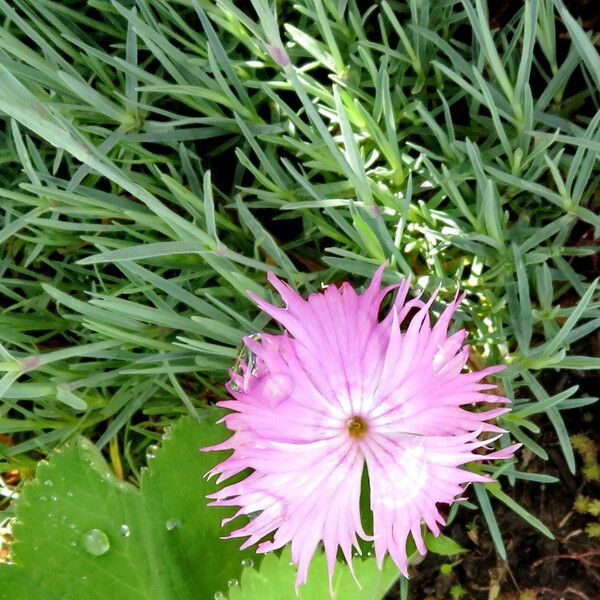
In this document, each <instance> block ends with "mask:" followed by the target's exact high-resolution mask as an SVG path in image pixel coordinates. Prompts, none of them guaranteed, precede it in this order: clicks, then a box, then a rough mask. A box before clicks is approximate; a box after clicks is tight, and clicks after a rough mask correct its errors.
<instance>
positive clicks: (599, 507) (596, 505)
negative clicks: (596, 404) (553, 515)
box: [571, 433, 600, 538]
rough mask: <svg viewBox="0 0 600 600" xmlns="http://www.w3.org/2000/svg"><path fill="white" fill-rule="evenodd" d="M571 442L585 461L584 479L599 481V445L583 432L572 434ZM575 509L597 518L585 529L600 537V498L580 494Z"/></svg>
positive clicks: (591, 535)
mask: <svg viewBox="0 0 600 600" xmlns="http://www.w3.org/2000/svg"><path fill="white" fill-rule="evenodd" d="M571 443H572V444H573V447H574V448H575V450H577V452H578V453H579V454H580V456H581V459H582V461H583V467H582V469H581V472H582V474H583V478H584V480H585V481H586V482H587V483H596V484H597V483H599V482H600V464H598V446H597V445H596V444H595V443H594V441H593V440H591V439H590V438H589V437H587V436H586V435H583V434H581V433H580V434H577V435H573V436H571ZM575 510H576V511H577V512H580V513H583V514H586V515H589V516H590V517H593V518H594V519H596V520H594V521H592V522H591V523H588V524H587V525H586V527H585V530H586V532H587V534H588V535H589V536H590V537H596V538H597V537H600V520H597V519H598V517H600V498H591V497H589V496H584V495H581V494H580V495H579V496H578V497H577V498H576V500H575Z"/></svg>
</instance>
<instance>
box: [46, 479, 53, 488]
mask: <svg viewBox="0 0 600 600" xmlns="http://www.w3.org/2000/svg"><path fill="white" fill-rule="evenodd" d="M44 485H45V486H46V487H50V486H51V485H52V481H51V480H50V479H46V481H44Z"/></svg>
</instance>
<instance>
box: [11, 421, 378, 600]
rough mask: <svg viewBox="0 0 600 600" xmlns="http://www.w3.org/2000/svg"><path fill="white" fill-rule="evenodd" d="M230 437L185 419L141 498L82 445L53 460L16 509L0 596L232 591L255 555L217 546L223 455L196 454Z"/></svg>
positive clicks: (155, 463) (170, 435) (152, 465)
mask: <svg viewBox="0 0 600 600" xmlns="http://www.w3.org/2000/svg"><path fill="white" fill-rule="evenodd" d="M223 437H224V430H223V427H221V426H213V425H211V424H210V423H209V422H205V423H201V422H198V421H196V420H195V419H192V418H191V417H187V418H184V419H182V420H180V421H179V422H178V423H176V424H175V425H174V426H173V427H172V429H171V428H170V429H168V430H167V432H166V433H165V435H164V438H163V443H162V447H160V448H156V447H154V448H153V449H152V454H149V456H148V461H149V468H148V469H147V470H146V471H145V472H144V473H143V475H142V477H141V489H140V490H137V489H135V488H134V487H133V486H132V485H130V484H128V483H125V482H123V481H120V480H118V479H117V478H116V477H115V476H114V474H113V473H112V471H111V470H110V469H109V467H108V466H107V464H106V462H105V461H104V460H103V459H102V457H101V456H100V454H99V452H98V450H97V449H96V448H95V447H94V445H93V444H92V443H91V442H90V441H89V440H87V439H85V438H78V439H76V440H74V441H73V442H72V443H70V444H69V445H68V446H65V447H64V448H62V449H61V450H60V451H59V452H57V453H55V454H53V455H52V456H51V458H50V460H49V462H47V463H46V462H44V463H41V464H40V466H39V467H38V470H37V474H36V480H35V481H32V482H30V483H28V484H27V485H26V486H25V488H24V490H23V492H22V494H21V497H20V498H19V500H18V501H17V503H16V522H15V525H14V527H13V535H14V536H15V542H14V544H13V552H12V559H13V561H14V565H11V566H7V565H4V566H3V567H2V568H1V569H0V597H1V598H6V599H7V600H8V599H9V598H10V599H11V600H16V599H18V598H29V599H32V600H33V599H38V598H39V599H40V600H42V599H44V600H53V599H57V600H58V599H59V598H60V599H61V600H62V599H68V598H73V599H75V598H77V599H79V598H82V597H86V598H98V599H100V598H103V599H104V598H114V599H115V600H118V599H119V598H122V599H125V598H132V599H133V598H140V599H142V598H144V599H145V598H161V599H163V598H164V599H165V600H166V599H168V598H173V599H178V600H179V599H184V598H190V599H192V598H198V597H202V598H210V597H212V595H213V594H214V593H215V591H217V590H219V589H222V588H225V589H226V587H227V582H228V581H229V580H231V579H235V578H238V577H239V576H240V574H241V571H242V562H241V561H244V560H249V557H250V556H251V553H250V552H249V551H246V552H240V551H239V545H240V542H239V540H227V541H224V540H222V539H220V538H221V537H222V536H223V535H226V533H227V528H225V529H222V528H221V526H220V521H221V519H222V518H223V517H225V516H227V515H226V513H228V511H227V510H225V509H222V508H209V507H207V506H206V499H205V496H206V494H208V493H210V492H211V491H214V489H216V488H215V486H214V484H213V483H212V482H208V481H206V479H204V477H203V475H204V474H205V473H206V472H207V471H208V470H209V469H210V468H211V467H212V466H214V465H215V464H216V462H217V461H219V460H222V459H223V454H224V453H223V452H218V453H217V452H210V453H207V452H199V451H198V449H199V448H204V447H207V446H208V445H211V444H214V443H216V442H218V441H220V440H222V439H223ZM229 529H231V526H230V527H229ZM41 557H43V559H42V558H41ZM255 560H257V559H256V557H255ZM371 562H373V561H371Z"/></svg>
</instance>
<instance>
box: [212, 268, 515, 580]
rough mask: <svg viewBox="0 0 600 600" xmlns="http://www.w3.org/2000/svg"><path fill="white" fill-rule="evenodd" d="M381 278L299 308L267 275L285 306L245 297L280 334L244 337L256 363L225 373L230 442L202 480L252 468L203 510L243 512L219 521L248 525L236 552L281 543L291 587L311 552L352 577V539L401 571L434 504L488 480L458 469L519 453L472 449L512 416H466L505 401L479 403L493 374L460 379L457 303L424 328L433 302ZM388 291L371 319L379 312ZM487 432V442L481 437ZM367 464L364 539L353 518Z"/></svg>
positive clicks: (330, 291)
mask: <svg viewBox="0 0 600 600" xmlns="http://www.w3.org/2000/svg"><path fill="white" fill-rule="evenodd" d="M383 269H384V267H383V266H382V267H380V268H379V269H378V270H377V272H376V273H375V275H374V277H373V280H372V281H371V284H370V285H369V287H368V288H367V289H366V290H365V291H364V292H363V293H362V294H357V293H356V292H355V290H354V289H353V288H352V287H351V286H350V285H349V284H348V283H344V284H343V285H342V286H341V287H340V288H337V287H336V286H333V285H331V286H328V287H327V288H326V289H325V290H324V291H323V292H322V293H316V294H311V295H310V296H309V298H308V300H303V299H302V298H301V297H300V296H299V295H298V294H297V293H296V292H295V291H294V290H292V289H291V288H290V287H289V286H287V285H286V284H285V283H283V282H282V281H281V280H279V279H278V278H277V277H275V276H274V275H273V274H269V281H270V282H271V284H272V285H273V286H274V287H275V288H276V289H277V291H278V292H279V294H280V295H281V297H282V298H283V300H284V302H285V303H286V305H287V306H286V308H279V307H277V306H274V305H272V304H269V303H268V302H266V301H264V300H262V299H261V298H258V297H255V296H254V295H251V296H252V298H253V300H254V301H255V302H256V304H258V306H259V307H260V308H262V309H263V310H264V311H265V312H267V313H268V314H269V315H271V316H272V317H273V318H274V319H276V320H277V321H279V323H281V325H283V327H284V329H285V331H284V332H283V333H282V334H279V335H272V334H266V333H261V334H260V336H251V337H248V338H246V339H245V340H244V342H245V344H246V346H247V348H248V349H249V350H250V352H251V353H252V354H253V355H254V360H253V363H254V364H251V365H248V364H246V363H243V362H242V363H241V365H240V367H241V368H240V370H239V372H238V373H236V372H233V371H232V372H231V381H230V383H229V385H228V390H229V392H230V393H231V395H232V396H233V397H234V398H235V400H227V401H224V402H220V403H219V405H220V406H223V407H225V408H228V409H231V410H232V411H234V412H232V413H230V414H228V415H227V416H225V417H224V419H223V420H224V422H225V424H226V425H227V427H228V428H229V429H230V430H232V431H233V432H234V433H233V435H232V436H231V437H230V438H229V439H227V440H226V441H225V442H223V443H222V444H219V445H218V446H214V447H213V448H211V449H214V450H216V449H219V450H221V449H231V450H233V453H232V454H231V455H230V456H229V458H227V459H226V460H224V461H223V462H222V463H221V464H219V465H217V466H216V467H215V468H214V469H213V470H212V471H211V472H210V475H214V474H218V475H219V479H218V480H219V482H220V481H223V480H226V479H228V478H229V477H231V476H233V475H236V474H239V473H240V472H241V471H243V470H245V469H251V470H252V472H251V474H250V475H248V476H247V477H246V478H245V479H243V480H242V481H240V482H238V483H232V484H231V485H229V486H227V487H224V488H223V489H221V490H219V491H218V492H216V493H214V494H212V495H211V496H209V498H211V499H213V502H212V505H216V506H237V507H240V508H239V510H238V511H237V513H236V514H235V515H234V516H233V517H231V518H230V519H226V521H230V520H232V519H235V518H236V517H238V516H241V515H248V516H250V520H249V521H248V522H247V524H245V525H244V526H243V527H241V528H239V529H237V530H236V531H234V532H233V533H232V534H231V535H230V536H229V537H248V539H247V540H246V541H245V542H244V544H243V546H242V548H246V547H248V546H250V545H252V544H256V543H258V542H260V544H259V546H258V548H257V552H268V551H270V550H275V549H277V548H281V547H282V546H284V545H285V544H288V543H290V542H291V550H292V560H293V561H294V562H295V563H296V564H297V566H298V574H297V579H296V585H299V584H301V583H303V582H304V581H306V574H307V570H308V566H309V563H310V561H311V558H312V556H313V554H314V552H315V550H316V549H317V546H318V544H319V542H323V546H324V549H325V553H326V556H327V563H328V569H329V575H330V579H331V575H332V573H333V569H334V566H335V561H336V554H337V551H338V547H339V548H341V550H342V552H343V554H344V557H345V559H346V561H347V562H348V564H349V565H350V568H352V562H351V561H352V548H353V547H355V548H357V550H359V548H358V540H357V537H360V538H362V539H370V540H373V544H374V551H375V556H376V559H377V561H378V564H379V565H380V566H381V563H382V561H383V559H384V557H385V555H386V553H389V554H390V555H391V556H392V558H393V560H394V561H395V563H396V564H397V565H398V567H399V568H400V570H401V571H402V573H403V574H404V575H407V574H408V573H407V569H408V558H407V553H406V543H407V538H408V536H409V534H411V535H412V537H413V539H414V541H415V543H416V547H417V549H418V551H419V552H420V553H421V554H425V552H426V549H425V545H424V542H423V536H422V531H421V524H422V523H423V522H424V523H425V524H426V525H427V527H428V528H429V529H430V530H431V532H432V533H433V534H434V535H438V534H439V532H440V528H439V526H440V525H442V524H444V518H443V517H442V515H441V514H440V511H439V509H438V504H440V503H446V504H449V503H452V502H453V501H454V500H456V499H457V497H458V496H460V495H461V494H463V492H464V489H465V486H466V485H467V484H469V483H471V482H487V481H490V478H489V477H487V476H485V475H480V474H477V473H474V472H472V471H469V470H466V469H464V468H461V467H462V465H465V464H467V463H469V462H472V461H481V460H484V459H502V458H509V457H510V456H512V454H513V453H514V451H515V449H516V448H517V447H518V446H511V447H508V448H504V449H501V450H497V451H495V452H491V453H488V454H487V456H486V455H484V454H481V453H479V452H478V450H479V449H481V448H483V447H484V446H486V445H489V444H491V443H493V441H494V440H496V439H497V438H498V437H499V436H500V434H502V433H503V432H504V430H502V429H500V428H499V427H497V426H496V425H493V424H492V423H490V421H493V420H494V419H495V418H496V417H498V416H499V415H501V414H503V413H505V412H507V411H508V410H509V409H508V408H491V409H489V410H486V411H483V412H475V411H473V410H467V409H466V408H464V407H465V406H467V405H473V404H480V405H485V404H488V403H494V404H495V403H506V402H508V400H507V399H506V398H504V397H502V396H497V395H492V394H490V393H483V392H484V391H485V390H490V389H492V388H494V387H495V386H494V385H491V384H489V383H482V380H483V379H484V378H485V377H487V376H488V375H491V374H492V373H495V372H497V371H500V370H501V369H502V368H503V367H501V366H493V367H488V368H486V369H483V370H481V371H477V372H474V373H473V372H466V371H463V368H464V366H465V364H466V362H467V358H468V355H469V347H468V346H464V345H463V343H464V341H465V338H466V336H467V332H466V331H465V330H464V329H463V330H460V331H458V332H456V333H454V334H452V335H450V336H449V335H448V326H449V324H450V319H451V318H452V315H453V314H454V312H455V311H456V308H457V306H458V304H459V303H460V301H461V300H462V298H455V299H454V300H453V301H452V302H451V303H450V304H449V305H448V307H447V308H446V309H445V310H444V311H443V312H442V314H441V315H440V316H439V318H438V319H437V321H436V323H435V324H434V325H433V326H432V325H431V324H430V317H429V312H430V309H431V305H432V303H433V300H434V298H435V294H434V296H432V297H431V298H430V299H429V300H428V301H427V302H424V301H422V300H421V299H420V298H415V299H412V300H407V298H406V297H407V293H408V290H409V283H408V281H406V280H405V281H403V282H402V283H401V284H398V285H392V286H389V287H386V288H383V289H381V277H382V274H383ZM395 288H399V291H398V295H397V297H396V299H395V301H394V302H393V303H392V306H391V308H390V309H389V312H388V313H387V315H386V316H385V317H384V318H383V319H381V320H380V319H379V309H380V305H381V302H382V300H383V299H384V297H385V296H386V294H388V293H389V292H390V291H391V290H392V289H395ZM483 432H494V433H496V435H495V436H494V437H492V438H491V439H489V437H488V439H485V440H481V439H479V436H480V435H481V434H482V433H483ZM365 467H366V469H367V472H368V476H369V483H370V505H371V509H372V512H373V535H372V536H371V535H368V534H367V533H366V532H365V531H364V530H363V526H362V523H361V516H360V509H359V499H360V493H361V480H362V477H363V472H364V470H365ZM271 534H273V535H272V537H271ZM267 536H268V537H267ZM265 538H267V541H265ZM261 540H262V541H261ZM359 551H360V550H359Z"/></svg>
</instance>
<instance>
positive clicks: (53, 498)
mask: <svg viewBox="0 0 600 600" xmlns="http://www.w3.org/2000/svg"><path fill="white" fill-rule="evenodd" d="M50 500H52V502H56V501H57V500H58V496H56V495H54V496H51V497H50Z"/></svg>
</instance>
